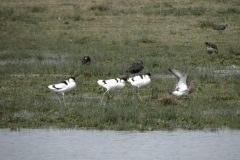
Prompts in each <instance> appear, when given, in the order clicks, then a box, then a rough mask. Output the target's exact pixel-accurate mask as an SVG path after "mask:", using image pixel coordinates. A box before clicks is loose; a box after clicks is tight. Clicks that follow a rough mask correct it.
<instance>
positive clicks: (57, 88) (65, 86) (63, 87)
mask: <svg viewBox="0 0 240 160" xmlns="http://www.w3.org/2000/svg"><path fill="white" fill-rule="evenodd" d="M75 87H76V82H75V80H74V79H72V78H69V79H68V80H65V81H63V82H61V83H57V84H51V85H49V86H48V88H49V89H50V90H51V91H54V92H57V93H64V92H67V91H70V90H72V89H73V88H75Z"/></svg>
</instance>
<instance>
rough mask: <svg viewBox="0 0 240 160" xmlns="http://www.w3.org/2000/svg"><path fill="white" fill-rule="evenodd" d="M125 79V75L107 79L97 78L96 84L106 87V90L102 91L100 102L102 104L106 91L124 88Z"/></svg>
mask: <svg viewBox="0 0 240 160" xmlns="http://www.w3.org/2000/svg"><path fill="white" fill-rule="evenodd" d="M126 81H127V78H125V77H123V78H114V79H108V80H98V81H97V83H98V85H99V86H101V87H103V88H105V89H106V91H105V92H104V93H103V96H102V99H101V103H100V104H102V101H103V98H104V96H105V94H106V93H107V92H109V91H110V90H115V89H122V88H124V87H125V84H126Z"/></svg>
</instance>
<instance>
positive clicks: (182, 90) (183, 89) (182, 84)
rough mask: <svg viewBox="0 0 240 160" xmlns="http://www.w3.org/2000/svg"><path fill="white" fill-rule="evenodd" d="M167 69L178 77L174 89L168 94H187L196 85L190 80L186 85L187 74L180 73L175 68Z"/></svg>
mask: <svg viewBox="0 0 240 160" xmlns="http://www.w3.org/2000/svg"><path fill="white" fill-rule="evenodd" d="M169 71H170V72H171V73H172V74H173V75H174V76H175V77H176V78H177V79H178V81H177V84H176V87H175V90H174V91H173V92H171V93H170V94H172V95H174V96H183V95H188V94H190V93H192V92H193V89H194V88H195V87H196V82H195V81H194V80H192V81H191V82H190V85H189V86H188V85H187V74H185V73H181V72H180V71H178V70H176V69H169Z"/></svg>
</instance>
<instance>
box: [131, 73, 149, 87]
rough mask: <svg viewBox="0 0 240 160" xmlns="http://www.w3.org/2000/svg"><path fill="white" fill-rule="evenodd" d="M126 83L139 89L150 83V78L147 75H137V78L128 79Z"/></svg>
mask: <svg viewBox="0 0 240 160" xmlns="http://www.w3.org/2000/svg"><path fill="white" fill-rule="evenodd" d="M127 81H128V82H129V83H131V85H132V86H135V87H137V88H140V87H144V86H146V85H148V84H149V83H151V78H150V76H149V75H147V74H145V75H137V76H134V77H131V78H128V80H127Z"/></svg>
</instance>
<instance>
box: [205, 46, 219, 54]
mask: <svg viewBox="0 0 240 160" xmlns="http://www.w3.org/2000/svg"><path fill="white" fill-rule="evenodd" d="M207 51H208V52H209V53H212V52H215V53H217V52H218V50H217V49H216V48H213V47H211V46H207Z"/></svg>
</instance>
